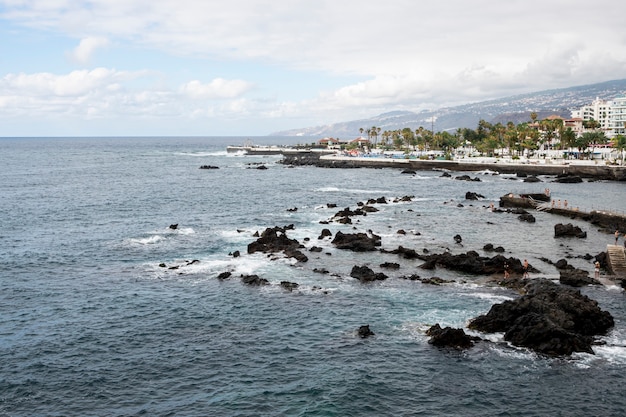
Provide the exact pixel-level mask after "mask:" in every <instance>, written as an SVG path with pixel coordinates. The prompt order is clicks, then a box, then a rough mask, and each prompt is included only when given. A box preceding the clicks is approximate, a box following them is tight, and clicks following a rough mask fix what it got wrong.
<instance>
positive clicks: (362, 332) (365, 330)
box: [358, 324, 374, 339]
mask: <svg viewBox="0 0 626 417" xmlns="http://www.w3.org/2000/svg"><path fill="white" fill-rule="evenodd" d="M358 335H359V337H360V338H362V339H365V338H366V337H370V336H374V332H373V331H371V330H370V326H369V324H367V325H365V326H361V327H359V330H358Z"/></svg>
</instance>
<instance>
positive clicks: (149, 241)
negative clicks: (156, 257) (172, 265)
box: [128, 235, 165, 245]
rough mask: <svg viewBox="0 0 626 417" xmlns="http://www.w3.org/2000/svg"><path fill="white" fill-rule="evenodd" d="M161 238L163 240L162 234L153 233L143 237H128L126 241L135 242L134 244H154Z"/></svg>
mask: <svg viewBox="0 0 626 417" xmlns="http://www.w3.org/2000/svg"><path fill="white" fill-rule="evenodd" d="M163 240H165V238H164V237H163V236H160V235H153V236H148V237H144V238H134V239H129V240H128V241H129V242H130V243H132V244H136V245H154V244H156V243H159V242H161V241H163Z"/></svg>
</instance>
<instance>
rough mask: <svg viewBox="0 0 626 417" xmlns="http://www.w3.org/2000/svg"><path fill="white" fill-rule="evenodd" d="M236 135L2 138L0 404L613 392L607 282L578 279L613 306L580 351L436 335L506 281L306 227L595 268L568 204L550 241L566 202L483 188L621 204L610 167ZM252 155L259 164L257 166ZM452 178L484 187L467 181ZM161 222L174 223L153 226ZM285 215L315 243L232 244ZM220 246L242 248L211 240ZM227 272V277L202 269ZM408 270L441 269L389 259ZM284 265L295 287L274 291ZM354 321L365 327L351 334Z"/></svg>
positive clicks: (615, 375)
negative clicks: (603, 178)
mask: <svg viewBox="0 0 626 417" xmlns="http://www.w3.org/2000/svg"><path fill="white" fill-rule="evenodd" d="M264 139H265V141H266V142H269V143H276V142H277V141H278V139H277V138H264ZM257 141H259V140H258V139H257ZM242 142H243V140H240V139H235V138H100V139H63V138H54V139H35V138H30V139H0V248H1V249H0V416H38V415H41V416H136V415H149V416H173V415H177V416H178V415H185V416H207V415H210V416H257V415H259V416H261V415H262V416H283V415H284V416H381V415H385V416H387V415H389V416H399V415H402V416H411V415H415V416H435V415H438V416H476V415H481V416H485V415H487V416H590V415H593V416H621V415H624V413H626V400H625V399H624V395H623V387H624V382H625V381H624V373H625V371H626V346H625V345H626V308H625V306H624V303H625V301H626V300H625V299H624V297H625V296H624V293H623V291H622V290H621V289H620V288H618V287H616V286H611V285H609V286H603V287H601V288H588V289H583V292H584V293H585V294H587V295H589V296H590V297H592V298H594V299H596V300H598V302H599V303H600V306H601V307H602V308H603V309H605V310H608V311H609V312H611V314H612V315H613V316H614V317H615V319H616V327H615V329H614V330H613V331H612V332H611V333H610V334H608V335H607V336H606V337H604V338H603V340H604V341H605V342H606V345H605V346H598V347H596V349H595V350H596V355H588V354H577V355H574V356H573V357H571V358H562V359H554V358H552V359H551V358H544V357H540V356H537V355H535V354H533V353H531V352H529V351H527V350H525V349H519V348H515V347H513V346H510V345H508V344H506V343H505V342H503V341H502V337H501V335H489V336H485V335H483V336H485V337H488V338H489V339H490V340H491V342H483V343H479V344H477V345H476V346H475V347H474V348H472V349H470V350H467V351H465V352H456V351H448V350H440V349H437V348H434V347H432V346H431V345H429V344H428V337H427V336H425V334H424V332H425V330H426V329H427V328H428V327H429V326H430V325H432V324H435V323H440V324H441V325H442V326H454V327H463V326H465V325H466V323H467V321H468V320H470V319H471V318H473V317H475V316H477V315H479V314H482V313H484V312H486V311H488V310H489V308H490V307H491V305H492V304H494V303H497V302H501V301H503V300H506V299H510V298H513V297H515V296H516V295H515V294H514V293H512V292H509V291H507V290H504V289H500V288H494V287H492V286H488V285H485V278H484V277H479V278H477V277H472V276H463V275H462V274H458V273H454V272H450V271H445V270H441V269H439V270H436V271H424V270H421V269H419V268H418V266H419V264H420V262H419V261H405V260H401V259H398V258H396V257H395V256H394V255H388V254H381V253H368V254H355V253H352V252H348V253H346V252H343V251H339V250H337V249H335V248H333V247H332V245H331V244H330V241H329V240H328V239H327V240H318V239H317V237H318V236H319V234H320V231H321V230H322V228H324V227H328V228H329V229H331V231H332V232H333V233H335V232H336V231H338V230H343V231H344V232H353V231H354V230H355V229H356V231H366V230H368V229H371V230H372V231H373V232H374V233H376V234H379V235H381V236H382V239H383V247H385V248H387V249H394V248H396V247H397V246H398V245H403V246H405V247H409V248H415V249H416V250H422V249H423V248H426V249H429V250H430V251H435V252H437V251H443V250H446V249H448V250H451V251H453V252H455V253H458V252H464V251H467V250H477V251H479V252H481V251H482V247H483V246H484V244H486V243H493V244H494V245H502V246H504V247H505V248H506V250H507V256H515V257H518V258H528V259H529V261H530V262H531V264H533V265H534V266H536V267H537V268H538V269H540V270H541V273H540V274H535V277H548V278H556V277H558V274H557V272H556V270H554V269H553V267H551V266H550V265H548V264H546V263H544V262H542V261H541V260H540V259H539V258H541V257H547V258H549V259H551V260H553V261H556V260H558V259H561V258H564V257H570V258H569V259H568V261H569V262H570V263H572V264H574V265H576V266H577V267H580V268H583V269H587V270H589V271H592V269H593V267H592V265H591V264H590V263H589V262H588V261H585V260H584V259H582V258H581V256H582V255H585V254H587V253H590V254H592V255H595V254H597V253H599V252H602V251H604V250H605V249H606V244H607V243H610V242H611V241H612V236H611V235H608V234H605V233H603V232H600V231H598V230H596V229H595V228H594V227H593V226H591V225H589V224H586V223H582V222H575V221H574V223H576V224H578V225H580V226H581V227H582V228H583V229H584V230H586V231H587V232H588V234H589V236H588V238H587V239H584V240H566V241H562V240H557V239H554V238H553V237H552V234H553V226H554V224H556V223H560V222H565V220H564V219H562V218H557V217H553V216H552V215H549V214H545V213H537V214H536V215H535V216H536V217H537V222H536V223H535V224H527V223H521V222H519V220H517V218H516V216H513V215H507V214H496V213H492V212H490V211H489V210H488V209H486V208H485V206H487V205H488V204H489V202H490V201H497V199H498V197H499V196H500V195H502V194H504V193H507V192H528V191H535V192H540V191H542V190H543V188H544V187H546V186H548V187H549V188H551V190H552V193H553V195H554V196H555V198H561V199H567V200H568V201H569V202H570V204H571V205H573V206H580V207H583V208H585V207H592V206H593V207H599V206H602V207H606V208H613V209H623V207H620V205H621V204H623V201H624V199H623V198H624V195H626V194H625V193H624V191H625V190H624V185H623V184H617V183H606V182H598V183H584V184H574V185H572V184H553V183H549V184H547V183H544V184H539V185H532V184H525V183H522V182H521V181H518V180H515V179H510V178H508V177H506V176H499V175H495V176H494V175H480V178H481V179H482V181H481V182H480V183H474V182H472V183H467V182H463V181H456V180H453V179H445V178H441V177H440V173H439V172H420V173H419V174H418V175H417V176H410V175H403V174H400V170H394V169H376V170H374V169H371V170H368V169H355V170H340V169H319V168H314V167H302V168H288V167H285V166H283V165H280V164H277V163H276V162H277V161H278V159H279V158H278V157H244V156H235V155H227V154H226V152H225V146H226V145H227V144H241V143H242ZM294 142H295V141H294ZM258 163H263V164H265V165H266V166H267V167H268V168H269V169H268V170H258V169H255V168H256V167H257V165H255V164H258ZM200 165H216V166H219V167H220V169H218V170H200V169H198V168H199V166H200ZM476 175H477V174H472V176H476ZM546 180H547V179H546ZM529 187H536V188H537V189H536V190H535V189H534V188H533V189H530V190H529ZM466 191H474V192H478V193H480V194H483V195H484V196H485V200H484V201H481V202H473V203H472V202H468V201H465V200H464V196H465V192H466ZM404 195H414V196H415V199H414V200H413V201H412V202H409V203H390V204H387V205H379V206H378V208H379V209H380V211H379V212H377V213H372V214H370V215H368V216H366V217H362V218H360V219H358V223H355V224H353V225H337V224H333V223H331V224H330V225H324V224H320V221H322V220H328V219H330V218H331V217H332V216H333V214H334V213H335V212H336V211H337V210H338V209H340V208H344V207H352V208H354V207H356V203H357V202H359V201H364V200H366V199H368V198H378V197H381V196H386V197H387V198H388V199H389V200H391V199H393V198H394V197H402V196H404ZM327 203H335V204H337V205H338V208H337V209H329V208H327V207H326V204H327ZM459 204H462V205H463V207H459ZM295 207H297V208H298V210H297V211H295V212H294V211H287V209H290V208H295ZM566 221H567V222H570V220H569V219H566ZM174 223H177V224H178V225H179V226H178V229H176V230H172V229H170V228H168V226H169V225H170V224H174ZM288 224H293V225H294V230H293V231H292V232H290V237H293V238H296V239H298V240H299V241H300V242H302V243H304V244H305V245H306V246H307V248H310V247H311V246H320V247H322V248H323V251H322V252H321V253H315V252H306V253H307V256H308V257H309V262H307V263H303V264H297V263H295V262H294V261H293V260H289V259H284V258H282V257H281V256H276V257H267V256H266V255H265V254H254V255H248V254H246V247H247V245H248V244H249V243H250V242H252V241H254V240H255V238H254V237H253V236H252V234H253V233H254V232H256V231H263V230H264V229H265V228H266V227H273V226H284V225H288ZM399 229H403V230H405V231H407V234H406V235H400V234H398V233H397V231H398V230H399ZM457 233H458V234H460V235H461V236H462V237H463V246H462V247H460V246H458V245H455V243H454V240H453V236H454V235H455V234H457ZM306 238H309V239H310V240H309V241H306V240H305V239H306ZM236 250H239V251H241V252H242V256H241V257H239V258H233V257H232V256H230V255H229V254H230V253H232V252H234V251H236ZM193 260H198V262H195V263H191V262H190V261H193ZM386 261H388V262H399V263H401V268H400V270H399V271H388V270H385V271H384V272H385V273H386V274H387V275H390V278H389V279H388V280H386V281H382V282H379V283H375V284H371V285H363V284H361V283H359V282H357V281H356V280H354V279H352V278H350V277H349V273H350V270H351V269H352V266H354V265H368V266H370V267H372V268H373V269H374V270H376V271H380V268H379V264H381V263H382V262H386ZM161 263H164V264H166V267H165V268H163V267H160V266H159V265H160V264H161ZM170 267H172V268H175V269H169V268H170ZM314 268H326V269H328V270H329V271H330V272H331V273H330V274H319V273H315V272H313V269H314ZM225 271H230V272H232V273H233V277H232V278H230V279H228V280H224V281H220V280H218V279H217V278H216V277H217V275H218V274H220V273H222V272H225ZM250 273H254V274H258V275H259V276H261V277H263V278H266V279H267V280H269V281H270V284H271V285H269V286H265V287H248V286H246V285H245V284H243V283H242V282H241V280H240V279H239V275H240V274H250ZM413 273H418V274H419V275H421V276H424V277H425V276H432V275H436V276H439V277H442V278H445V279H450V280H454V281H455V283H454V284H449V285H444V286H440V287H435V286H428V285H424V284H421V283H419V282H414V281H409V280H404V279H401V278H400V277H401V276H403V275H410V274H413ZM281 281H291V282H296V283H298V284H299V287H298V289H297V290H295V291H293V292H288V291H286V290H284V289H283V288H282V287H281V286H280V282H281ZM364 324H369V325H370V327H371V329H372V330H373V331H374V333H375V334H376V335H375V336H374V337H372V338H369V339H360V338H359V337H357V335H356V330H357V329H358V327H359V326H361V325H364Z"/></svg>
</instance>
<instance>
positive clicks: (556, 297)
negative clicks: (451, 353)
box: [469, 279, 614, 355]
mask: <svg viewBox="0 0 626 417" xmlns="http://www.w3.org/2000/svg"><path fill="white" fill-rule="evenodd" d="M524 291H525V292H526V295H524V296H522V297H520V298H517V299H515V300H509V301H505V302H503V303H500V304H495V305H493V306H492V307H491V309H490V310H489V312H488V313H487V314H485V315H482V316H479V317H476V318H474V319H473V320H472V321H471V322H470V324H469V328H470V329H473V330H478V331H481V332H486V333H496V332H503V333H504V339H505V340H507V341H509V342H511V343H512V344H514V345H516V346H524V347H527V348H530V349H532V350H534V351H536V352H539V353H543V354H546V355H571V354H572V353H573V352H587V353H593V350H592V348H591V346H592V344H593V336H596V335H603V334H605V333H606V332H607V331H608V330H609V329H610V328H612V327H613V326H614V320H613V317H612V316H611V314H610V313H609V312H607V311H602V310H601V309H600V307H598V303H597V302H596V301H594V300H591V299H590V298H588V297H587V296H585V295H582V294H581V293H580V291H577V290H573V289H570V288H567V287H564V286H562V285H558V284H554V283H553V282H551V281H549V280H545V279H539V280H532V281H530V282H529V283H527V284H526V285H525V287H524Z"/></svg>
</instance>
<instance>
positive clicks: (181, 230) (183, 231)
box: [174, 227, 196, 235]
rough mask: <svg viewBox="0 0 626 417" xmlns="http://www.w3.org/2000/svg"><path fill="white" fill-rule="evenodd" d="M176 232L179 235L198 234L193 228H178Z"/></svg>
mask: <svg viewBox="0 0 626 417" xmlns="http://www.w3.org/2000/svg"><path fill="white" fill-rule="evenodd" d="M174 232H175V233H177V234H179V235H193V234H195V233H196V231H195V230H193V228H191V227H182V228H178V229H176V230H175V231H174Z"/></svg>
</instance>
